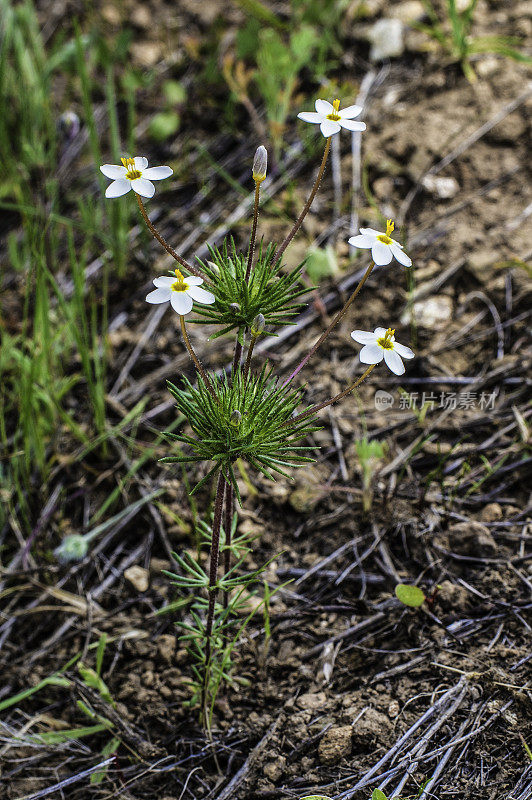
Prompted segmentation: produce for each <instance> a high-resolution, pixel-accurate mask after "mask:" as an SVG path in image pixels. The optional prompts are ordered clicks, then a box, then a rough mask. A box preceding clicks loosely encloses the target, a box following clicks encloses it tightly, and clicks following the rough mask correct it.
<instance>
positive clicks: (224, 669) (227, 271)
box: [101, 100, 414, 725]
mask: <svg viewBox="0 0 532 800" xmlns="http://www.w3.org/2000/svg"><path fill="white" fill-rule="evenodd" d="M360 113H361V109H360V107H358V106H349V107H348V108H345V109H343V110H341V109H340V102H339V101H338V100H335V101H334V103H332V104H331V103H329V102H327V101H325V100H317V101H316V111H315V112H302V113H301V114H299V117H300V118H301V119H302V120H303V121H306V122H310V123H317V124H319V125H320V130H321V132H322V134H323V135H324V136H325V138H326V144H325V151H324V154H323V158H322V162H321V166H320V168H319V171H318V175H317V177H316V180H315V182H314V185H313V187H312V190H311V192H310V195H309V198H308V200H307V202H306V203H305V206H304V208H303V210H302V211H301V213H300V215H299V217H298V218H297V220H296V221H295V222H294V224H293V226H292V228H291V230H290V231H289V233H288V234H287V236H286V237H285V239H284V240H283V241H282V242H281V244H279V245H276V244H275V243H270V244H261V245H260V247H259V248H258V251H257V253H256V252H255V250H256V248H255V243H256V236H257V223H258V216H259V207H260V189H261V185H262V183H263V182H264V180H265V179H266V174H267V153H266V149H265V148H264V147H263V146H260V147H259V148H258V149H257V152H256V154H255V159H254V162H253V168H252V178H253V181H254V184H255V195H254V205H253V219H252V224H251V234H250V240H249V245H248V247H247V250H246V252H240V251H239V250H238V249H237V248H236V246H235V244H234V242H233V241H232V240H226V241H225V242H224V243H223V245H222V246H221V247H220V248H217V247H210V248H209V255H210V257H209V260H205V261H200V260H199V259H198V260H197V264H196V265H192V264H190V263H188V262H187V261H186V260H185V259H184V258H182V257H181V256H180V255H179V254H178V253H176V252H175V250H173V248H172V247H171V246H170V245H169V244H168V242H167V241H166V240H165V239H164V238H163V236H162V235H161V234H160V233H159V231H158V230H157V229H156V228H155V226H154V225H153V224H152V222H151V221H150V219H149V217H148V214H147V212H146V209H145V207H144V204H143V201H142V197H152V196H153V193H154V192H155V187H154V185H153V183H151V181H152V180H160V179H162V178H165V177H169V176H170V175H171V174H172V170H171V169H170V167H152V168H148V162H147V160H146V159H145V158H143V157H136V158H124V159H122V166H114V165H108V164H107V165H104V166H103V167H101V170H102V172H103V173H104V175H106V176H107V177H108V178H110V179H111V180H112V181H113V183H111V184H110V186H109V187H108V189H107V192H106V196H107V197H119V196H121V195H123V194H125V193H127V192H129V191H130V189H132V190H133V191H134V193H135V196H136V199H137V203H138V206H139V210H140V213H141V215H142V217H143V219H144V222H145V223H146V225H147V226H148V228H149V230H150V231H151V233H152V234H153V236H154V237H155V238H156V239H157V241H158V242H159V243H160V244H161V245H162V247H164V248H165V250H166V251H167V252H168V253H169V254H170V255H171V256H172V258H173V259H174V260H175V261H176V262H177V264H178V265H179V266H178V268H176V269H175V271H174V272H173V273H172V274H171V275H165V276H161V277H158V278H155V279H154V280H153V283H154V286H155V289H154V290H153V291H151V292H150V293H149V294H148V296H147V297H146V300H147V302H148V303H167V302H169V303H170V306H171V308H172V311H173V312H174V313H176V314H177V315H178V318H179V326H180V329H181V333H182V336H183V341H184V344H185V346H186V348H187V350H188V352H189V355H190V357H191V359H192V361H193V363H194V365H195V368H196V381H195V382H193V381H191V380H188V379H187V378H185V377H184V376H181V378H180V380H179V381H178V382H176V383H175V384H174V383H170V384H169V389H170V392H171V393H172V395H173V397H174V398H175V401H176V407H177V409H178V411H179V412H180V413H181V414H183V415H184V417H185V418H186V419H187V421H188V425H189V428H190V432H184V431H181V432H180V433H175V434H174V433H172V434H170V433H169V434H167V435H168V437H169V439H173V440H175V441H177V442H179V444H180V446H182V447H183V448H184V451H179V452H178V453H175V454H174V453H173V454H171V455H169V456H167V457H166V458H164V459H163V461H167V462H185V463H186V462H194V463H198V464H204V463H208V464H209V469H208V470H207V471H206V474H205V475H204V477H203V478H202V479H201V480H200V481H199V483H198V484H197V485H196V486H195V487H194V489H193V491H194V492H195V491H197V490H198V488H200V487H201V486H203V485H204V484H205V483H206V482H208V481H210V480H211V479H213V480H216V495H215V501H214V514H213V517H212V522H211V524H209V523H208V521H207V522H205V524H204V535H205V537H206V539H207V541H208V544H209V546H210V557H209V566H208V570H204V569H203V566H202V564H201V561H200V560H198V559H193V558H192V557H191V556H190V555H187V556H184V557H181V556H180V555H176V556H175V558H176V560H177V563H178V564H179V566H180V568H181V572H180V573H179V574H171V577H172V579H173V581H174V583H176V584H177V585H178V586H180V587H183V588H186V589H188V590H189V591H191V593H193V597H194V601H193V605H192V607H191V612H190V617H189V619H188V620H187V622H186V623H184V624H183V627H184V629H185V633H184V637H183V638H184V639H186V640H187V641H188V643H189V651H190V653H191V654H192V656H193V658H194V661H195V663H194V666H193V675H194V677H193V681H192V683H193V686H194V694H193V701H194V702H195V701H197V702H198V703H199V706H200V713H201V717H202V719H203V721H204V723H205V724H207V725H208V724H209V722H210V719H211V715H212V710H213V704H214V699H215V697H216V692H217V690H218V687H219V686H220V683H221V681H222V680H230V679H231V675H230V669H229V666H230V655H231V652H232V650H233V647H234V645H235V642H236V640H237V638H238V635H239V633H240V632H241V630H242V625H240V627H239V625H238V618H239V617H238V615H239V613H240V612H241V611H242V606H243V597H244V595H243V592H244V590H245V589H246V590H247V589H248V587H251V586H252V585H253V583H256V582H257V580H258V577H259V575H260V573H261V569H260V568H259V569H258V570H255V571H254V572H252V573H247V574H246V573H244V572H243V571H242V565H243V562H244V559H245V556H246V554H247V553H248V552H249V550H250V547H251V543H250V540H249V537H246V536H238V531H237V517H236V514H234V504H235V499H236V502H238V503H240V502H241V498H240V494H239V488H238V482H237V479H236V475H235V465H238V464H239V463H242V461H246V462H247V463H248V464H249V465H250V466H251V467H252V468H253V469H254V470H256V471H257V472H259V473H261V474H262V475H264V476H265V477H267V478H268V479H271V480H274V479H275V475H276V474H277V475H279V474H281V475H287V473H286V469H287V468H290V467H301V466H304V465H305V464H306V463H308V462H309V461H311V460H312V459H311V458H310V456H309V455H308V450H309V447H308V445H307V444H306V443H305V439H306V437H308V436H309V434H311V433H312V432H314V431H316V430H317V429H318V417H317V415H318V412H319V411H320V410H321V409H323V408H325V407H327V406H330V405H331V404H332V403H335V402H337V401H338V400H340V399H341V398H343V397H346V396H347V395H348V394H350V393H351V392H352V391H353V390H354V389H355V388H356V387H357V386H359V385H360V384H361V383H362V381H364V380H365V379H366V378H367V377H368V376H369V374H370V373H371V372H372V371H373V370H374V369H375V367H376V366H377V364H379V363H380V362H381V361H383V360H384V362H385V363H386V365H387V366H388V367H389V369H391V370H392V372H394V373H395V374H396V375H401V374H402V373H403V372H404V365H403V361H402V359H403V358H407V359H409V358H413V356H414V353H413V352H412V351H411V350H410V348H408V347H406V346H404V345H401V344H399V343H398V342H396V340H395V330H393V329H391V328H384V327H377V328H375V330H374V331H373V332H366V331H360V330H355V331H353V333H352V334H351V335H352V338H353V339H354V340H355V341H356V342H358V343H360V344H363V345H364V346H363V348H362V350H361V351H360V354H359V358H360V361H361V363H363V364H365V365H369V366H367V368H366V370H365V371H364V372H363V373H362V374H361V375H360V376H359V377H358V378H357V379H356V380H354V381H353V382H352V383H351V384H350V385H349V386H347V387H346V388H345V389H344V390H343V391H341V392H340V393H339V394H337V395H335V396H334V397H331V398H330V399H328V400H326V401H324V402H322V403H320V404H318V405H313V406H309V407H306V408H303V409H301V406H302V404H303V391H302V389H301V388H300V387H298V386H296V385H295V384H294V378H295V376H296V375H297V374H298V373H299V372H300V371H301V370H302V369H303V367H304V366H305V365H306V364H307V363H308V362H309V360H310V359H311V358H312V356H313V355H314V354H315V353H316V351H317V350H318V348H319V347H320V346H321V344H322V343H323V342H324V341H325V339H326V338H327V337H328V336H329V334H330V333H331V331H332V330H333V328H334V327H335V326H336V325H337V324H338V323H339V322H340V320H341V319H342V318H343V317H344V316H345V315H346V314H347V312H348V311H349V309H350V307H351V306H352V304H353V303H354V301H355V299H356V298H357V296H358V294H359V292H360V291H361V289H362V287H363V286H364V283H365V282H366V280H367V279H368V277H369V275H370V274H371V272H372V270H373V269H374V267H375V266H376V265H377V266H381V265H386V264H389V263H390V262H391V261H392V258H395V259H396V260H397V261H398V262H399V263H401V264H403V265H404V266H407V267H408V266H411V264H412V262H411V260H410V258H409V257H408V256H407V255H406V253H405V252H404V249H403V247H402V245H401V244H400V243H399V242H397V241H396V240H394V239H392V238H391V236H390V234H391V233H392V231H393V229H394V226H393V223H392V222H391V220H388V222H387V227H386V232H385V233H379V232H378V231H375V230H373V229H372V228H362V229H361V230H360V234H358V235H356V236H354V237H352V238H351V239H350V240H349V241H350V243H351V244H353V245H354V246H355V247H358V248H362V249H370V250H371V253H372V257H373V260H372V261H371V262H370V264H369V265H368V266H367V268H366V271H365V273H364V275H363V277H362V279H361V280H360V282H359V283H358V285H357V286H356V288H355V290H354V291H353V292H352V294H351V296H350V297H349V298H348V300H347V301H346V303H345V304H344V306H343V308H342V309H341V310H340V311H339V312H338V313H337V314H336V315H335V317H334V318H333V319H332V321H331V323H330V324H329V326H328V327H327V329H326V330H325V331H324V332H323V333H322V335H321V336H320V337H319V339H318V340H317V341H316V343H315V344H314V345H313V346H312V347H311V348H310V350H309V352H308V353H307V354H306V355H305V357H304V358H303V359H302V360H301V362H300V363H299V364H298V365H297V367H296V368H295V369H294V370H293V372H292V374H291V375H290V376H288V377H287V378H285V379H284V380H281V379H280V378H279V377H278V376H276V375H275V374H274V371H273V369H272V368H271V367H268V366H264V365H263V366H262V367H261V368H260V369H258V370H255V369H254V368H253V353H254V348H255V344H256V342H257V341H258V339H259V338H260V337H261V336H273V335H275V332H274V330H272V329H274V328H275V327H277V326H282V325H289V324H292V322H293V317H294V315H295V314H297V312H298V311H299V310H300V309H301V308H302V303H301V299H302V298H303V296H304V295H305V294H306V293H307V292H308V291H309V289H308V288H307V287H305V286H304V285H303V284H302V281H301V272H302V266H299V267H297V268H296V269H292V270H285V269H284V266H283V254H284V252H285V250H286V248H287V247H288V246H289V245H290V242H291V241H292V239H293V237H294V236H295V235H296V233H297V231H298V230H299V228H300V227H301V224H302V222H303V220H304V218H305V216H306V214H307V213H308V211H309V209H310V206H311V204H312V201H313V199H314V197H315V195H316V193H317V191H318V188H319V185H320V182H321V179H322V177H323V174H324V171H325V166H326V162H327V158H328V154H329V150H330V143H331V137H332V136H334V135H335V134H337V133H338V132H339V131H340V130H341V129H342V128H344V129H346V130H348V131H358V132H360V131H363V130H364V129H365V127H366V126H365V124H364V123H363V122H358V121H354V118H355V117H357V116H359V114H360ZM192 312H194V317H193V318H191V319H190V322H191V323H203V324H207V325H213V326H217V330H216V331H215V333H214V334H213V336H212V337H211V338H215V337H217V336H222V335H224V334H232V335H233V336H234V339H235V346H234V355H233V362H232V367H231V371H230V372H229V371H227V372H224V373H223V374H222V375H221V376H219V375H217V374H216V373H214V372H212V371H208V370H206V369H205V367H204V366H203V364H202V363H201V361H200V359H199V358H198V356H197V355H196V353H195V351H194V349H193V346H192V344H191V342H190V339H189V336H188V331H187V326H186V320H185V318H186V317H187V318H188V315H189V314H191V313H192ZM244 356H245V357H244ZM221 561H222V562H223V569H222V570H221V573H222V574H221V575H220V568H219V567H220V562H221ZM220 598H221V599H222V602H221V603H220V602H219V599H220ZM244 624H245V623H244ZM235 631H236V632H235Z"/></svg>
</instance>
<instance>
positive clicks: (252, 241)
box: [244, 181, 261, 283]
mask: <svg viewBox="0 0 532 800" xmlns="http://www.w3.org/2000/svg"><path fill="white" fill-rule="evenodd" d="M260 183H261V182H260V181H255V203H254V205H253V226H252V228H251V239H250V240H249V253H248V263H247V267H246V277H245V278H244V280H245V281H246V283H247V282H248V280H249V276H250V275H251V265H252V263H253V254H254V252H255V239H256V236H257V221H258V219H259V197H260Z"/></svg>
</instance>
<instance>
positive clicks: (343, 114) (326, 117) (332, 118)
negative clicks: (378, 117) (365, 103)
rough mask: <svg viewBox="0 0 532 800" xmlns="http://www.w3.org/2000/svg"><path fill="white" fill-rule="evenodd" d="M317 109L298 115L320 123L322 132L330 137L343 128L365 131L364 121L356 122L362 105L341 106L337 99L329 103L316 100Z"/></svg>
mask: <svg viewBox="0 0 532 800" xmlns="http://www.w3.org/2000/svg"><path fill="white" fill-rule="evenodd" d="M315 105H316V111H302V112H301V113H300V114H298V115H297V116H298V117H299V119H302V120H303V121H304V122H313V123H314V124H315V125H319V126H320V129H321V132H322V133H323V135H324V136H325V138H328V137H329V136H332V135H333V134H335V133H339V131H341V129H342V128H346V130H348V131H365V130H366V124H365V123H364V122H355V121H354V118H355V117H358V115H359V114H360V112H361V111H362V106H348V107H347V108H340V101H339V100H335V101H334V103H332V104H331V103H329V102H328V101H327V100H316V104H315Z"/></svg>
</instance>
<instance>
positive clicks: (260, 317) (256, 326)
mask: <svg viewBox="0 0 532 800" xmlns="http://www.w3.org/2000/svg"><path fill="white" fill-rule="evenodd" d="M265 325H266V320H265V319H264V314H257V316H256V317H255V319H254V320H253V322H252V323H251V327H250V332H251V335H252V336H260V334H261V333H262V332H263V331H264V326H265Z"/></svg>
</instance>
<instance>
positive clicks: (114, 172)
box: [100, 156, 174, 198]
mask: <svg viewBox="0 0 532 800" xmlns="http://www.w3.org/2000/svg"><path fill="white" fill-rule="evenodd" d="M120 160H121V161H122V166H119V165H118V164H104V165H103V167H100V171H101V172H103V174H104V175H105V177H106V178H111V180H112V181H113V182H112V183H111V184H109V186H108V187H107V189H106V192H105V196H106V197H122V195H123V194H127V193H128V192H129V191H131V189H133V191H134V192H136V193H137V194H140V195H141V197H148V198H149V197H153V195H154V194H155V186H154V185H153V183H152V181H160V180H162V179H163V178H169V177H170V175H173V174H174V171H173V169H172V168H171V167H148V159H147V158H144V156H136V157H135V158H122V159H120Z"/></svg>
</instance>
